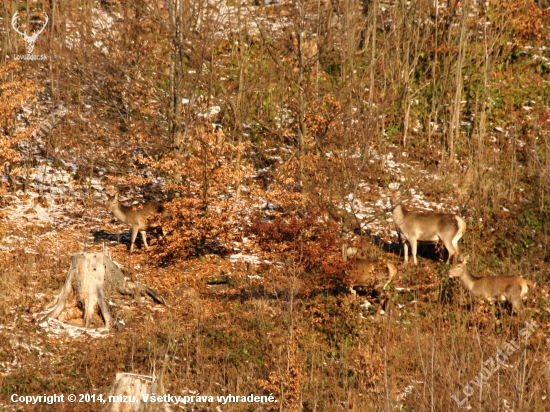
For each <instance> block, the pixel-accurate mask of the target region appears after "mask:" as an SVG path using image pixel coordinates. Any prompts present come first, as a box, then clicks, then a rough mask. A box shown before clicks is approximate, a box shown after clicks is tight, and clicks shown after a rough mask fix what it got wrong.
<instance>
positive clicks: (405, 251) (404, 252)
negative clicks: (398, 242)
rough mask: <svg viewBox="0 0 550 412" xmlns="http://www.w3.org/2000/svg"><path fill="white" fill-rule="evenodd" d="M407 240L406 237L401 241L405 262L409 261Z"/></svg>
mask: <svg viewBox="0 0 550 412" xmlns="http://www.w3.org/2000/svg"><path fill="white" fill-rule="evenodd" d="M407 242H408V240H407V239H405V242H403V254H404V255H405V264H407V263H409V245H408V244H407Z"/></svg>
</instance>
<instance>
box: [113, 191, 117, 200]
mask: <svg viewBox="0 0 550 412" xmlns="http://www.w3.org/2000/svg"><path fill="white" fill-rule="evenodd" d="M114 198H115V200H118V192H116V193H115V197H114Z"/></svg>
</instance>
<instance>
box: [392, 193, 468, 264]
mask: <svg viewBox="0 0 550 412" xmlns="http://www.w3.org/2000/svg"><path fill="white" fill-rule="evenodd" d="M401 200H402V199H401V193H399V192H396V193H395V194H394V195H393V196H392V208H393V212H392V217H393V221H394V223H395V225H396V226H397V231H398V232H399V235H400V238H401V236H403V238H404V239H405V242H404V254H405V263H408V262H409V247H408V245H407V242H409V243H410V244H411V253H412V256H413V260H414V264H415V265H416V264H418V262H417V260H416V248H417V242H418V241H424V242H437V241H439V240H440V239H441V240H442V241H443V243H444V244H445V248H446V249H447V251H448V252H449V257H448V258H447V263H449V261H450V260H451V258H452V257H453V255H455V254H458V253H459V250H458V241H459V240H460V238H461V237H462V235H463V234H464V232H465V231H466V222H464V220H463V219H462V218H460V217H459V216H457V215H454V214H450V213H435V212H409V211H408V210H407V209H405V208H404V207H403V205H401Z"/></svg>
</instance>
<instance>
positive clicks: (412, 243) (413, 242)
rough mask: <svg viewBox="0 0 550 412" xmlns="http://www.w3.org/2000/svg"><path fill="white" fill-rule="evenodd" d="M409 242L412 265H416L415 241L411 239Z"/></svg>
mask: <svg viewBox="0 0 550 412" xmlns="http://www.w3.org/2000/svg"><path fill="white" fill-rule="evenodd" d="M409 242H411V253H412V256H413V261H414V264H415V265H418V261H417V260H416V248H417V243H416V239H411V240H410V241H409Z"/></svg>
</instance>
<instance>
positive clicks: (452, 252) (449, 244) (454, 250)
mask: <svg viewBox="0 0 550 412" xmlns="http://www.w3.org/2000/svg"><path fill="white" fill-rule="evenodd" d="M443 243H444V244H445V248H446V249H447V252H449V257H448V258H447V262H446V263H447V264H448V263H449V262H450V261H451V258H452V257H453V256H454V255H455V253H457V252H458V247H455V245H454V244H453V243H452V242H447V241H446V240H444V241H443Z"/></svg>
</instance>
